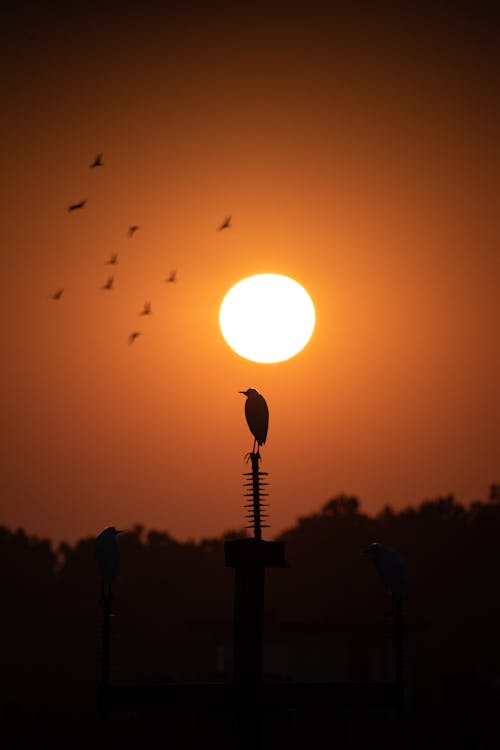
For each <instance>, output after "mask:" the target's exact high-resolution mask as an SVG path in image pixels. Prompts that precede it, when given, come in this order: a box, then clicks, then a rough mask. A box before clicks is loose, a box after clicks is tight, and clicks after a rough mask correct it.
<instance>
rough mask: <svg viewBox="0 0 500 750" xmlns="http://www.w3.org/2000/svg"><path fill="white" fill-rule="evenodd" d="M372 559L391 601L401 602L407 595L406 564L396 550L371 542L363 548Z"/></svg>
mask: <svg viewBox="0 0 500 750" xmlns="http://www.w3.org/2000/svg"><path fill="white" fill-rule="evenodd" d="M363 552H365V553H366V554H369V555H370V556H371V558H372V560H373V564H374V565H375V567H376V569H377V571H378V573H379V575H380V578H381V579H382V583H383V584H384V586H385V588H386V589H387V590H388V591H389V592H390V594H391V596H392V598H393V601H394V602H397V603H401V602H402V601H403V599H406V597H407V595H408V574H407V569H406V565H405V563H404V562H403V560H402V559H401V557H400V556H399V554H398V552H396V550H394V549H391V548H390V547H384V545H383V544H380V543H379V542H372V544H370V545H369V546H368V547H367V548H366V549H364V550H363Z"/></svg>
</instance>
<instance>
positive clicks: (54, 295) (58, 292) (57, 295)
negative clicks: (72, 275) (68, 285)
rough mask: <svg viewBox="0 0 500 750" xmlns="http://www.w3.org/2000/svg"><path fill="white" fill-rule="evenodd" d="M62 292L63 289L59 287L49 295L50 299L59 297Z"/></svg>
mask: <svg viewBox="0 0 500 750" xmlns="http://www.w3.org/2000/svg"><path fill="white" fill-rule="evenodd" d="M63 292H64V289H63V288H62V287H61V288H60V289H56V291H55V292H54V294H51V295H50V298H51V299H61V297H62V293H63Z"/></svg>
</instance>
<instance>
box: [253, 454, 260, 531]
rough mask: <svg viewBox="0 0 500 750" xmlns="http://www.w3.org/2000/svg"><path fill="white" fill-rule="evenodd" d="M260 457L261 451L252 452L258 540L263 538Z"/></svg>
mask: <svg viewBox="0 0 500 750" xmlns="http://www.w3.org/2000/svg"><path fill="white" fill-rule="evenodd" d="M259 458H260V455H259V453H250V459H251V461H252V496H253V533H254V537H255V539H257V540H258V541H260V540H261V539H262V527H261V518H260V476H259Z"/></svg>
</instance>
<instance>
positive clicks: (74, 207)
mask: <svg viewBox="0 0 500 750" xmlns="http://www.w3.org/2000/svg"><path fill="white" fill-rule="evenodd" d="M86 203H87V200H86V199H85V200H83V201H80V202H79V203H72V204H71V205H70V206H68V211H76V210H77V209H79V208H83V207H84V205H85V204H86Z"/></svg>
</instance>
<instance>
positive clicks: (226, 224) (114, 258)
mask: <svg viewBox="0 0 500 750" xmlns="http://www.w3.org/2000/svg"><path fill="white" fill-rule="evenodd" d="M103 156H104V155H103V154H102V153H99V154H97V155H96V157H95V159H94V161H93V162H92V163H91V164H89V167H90V169H95V168H97V167H103V166H104V161H103ZM86 204H87V199H84V200H81V201H79V202H78V203H71V204H70V205H69V206H68V207H67V210H68V212H70V213H71V212H73V211H79V210H81V209H82V208H85V206H86ZM231 219H232V217H231V216H226V217H225V219H224V221H222V222H221V224H219V226H218V227H216V229H217V231H218V232H221V231H222V230H223V229H229V228H230V227H231ZM140 228H141V227H140V226H139V225H138V224H132V225H131V226H130V227H129V228H128V230H127V237H128V238H129V239H132V237H133V236H134V235H135V233H136V232H137V231H138V230H139V229H140ZM117 264H118V253H112V254H111V256H110V258H109V260H107V261H106V263H105V265H109V266H116V265H117ZM114 281H115V277H114V275H112V276H108V278H107V280H106V282H105V283H104V284H103V285H102V286H101V287H100V288H101V289H102V290H107V291H110V290H112V289H113V288H114ZM176 281H177V270H173V271H170V273H169V275H168V276H167V278H166V279H165V282H166V283H167V284H174V283H175V282H176ZM63 292H64V287H59V288H58V289H56V290H55V292H53V293H52V294H51V295H50V298H51V299H53V300H56V301H58V300H60V299H61V297H62V295H63ZM139 315H151V302H149V301H148V302H145V303H144V307H143V309H142V310H141V312H140V313H139ZM140 335H141V331H132V332H131V333H130V334H129V337H128V342H129V344H133V343H134V341H135V340H136V339H137V338H138V337H139V336H140Z"/></svg>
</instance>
